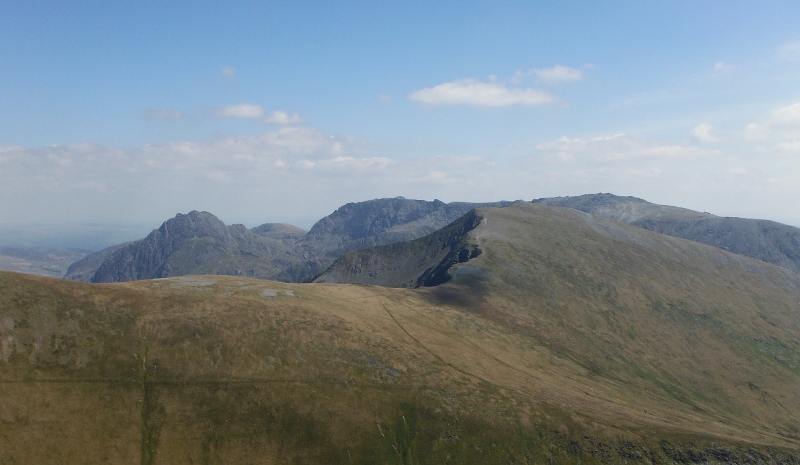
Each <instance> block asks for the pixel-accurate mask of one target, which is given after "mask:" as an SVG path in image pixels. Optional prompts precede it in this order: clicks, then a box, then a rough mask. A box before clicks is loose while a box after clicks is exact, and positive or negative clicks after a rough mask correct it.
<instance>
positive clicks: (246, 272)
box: [64, 197, 509, 283]
mask: <svg viewBox="0 0 800 465" xmlns="http://www.w3.org/2000/svg"><path fill="white" fill-rule="evenodd" d="M508 204H509V202H494V203H482V204H479V203H464V202H453V203H449V204H446V203H444V202H441V201H438V200H435V201H432V202H427V201H423V200H409V199H404V198H402V197H397V198H394V199H376V200H370V201H366V202H358V203H349V204H347V205H344V206H342V207H341V208H339V209H337V210H336V211H335V212H333V213H332V214H330V215H328V216H326V217H325V218H323V219H321V220H320V221H318V222H317V223H316V224H315V225H314V227H312V228H311V231H309V232H308V233H306V231H304V230H302V229H300V228H298V227H296V226H292V225H287V224H279V223H267V224H263V225H261V226H257V227H255V228H253V229H250V230H248V229H247V228H245V227H244V226H242V225H233V226H227V225H225V224H224V223H223V222H222V221H220V220H219V219H218V218H217V217H216V216H214V215H212V214H211V213H208V212H191V213H189V214H188V215H183V214H179V215H177V216H176V217H175V218H172V219H170V220H168V221H166V222H164V224H162V226H161V227H160V228H159V229H156V230H154V231H153V232H152V233H150V235H148V236H147V237H146V238H144V239H142V240H139V241H135V242H132V243H129V244H122V245H118V246H114V247H110V248H108V249H105V250H102V251H100V252H97V253H94V254H91V255H89V256H87V257H85V258H84V259H82V260H80V261H79V262H76V263H74V264H73V265H72V266H70V268H69V269H68V270H67V273H66V275H65V276H64V277H65V278H66V279H70V280H75V281H89V282H96V283H100V282H123V281H135V280H140V279H153V278H164V277H168V276H183V275H196V274H224V275H234V276H247V277H252V278H261V279H274V280H279V281H287V282H303V281H307V280H309V279H311V278H313V277H314V276H316V275H318V274H319V273H320V272H322V271H323V270H325V268H327V267H328V266H330V264H331V263H332V262H333V260H335V259H336V258H337V257H339V256H340V255H342V254H343V253H345V252H348V251H350V250H356V249H361V248H364V247H371V246H375V245H381V244H388V243H393V242H400V241H406V240H410V239H415V238H418V237H422V236H424V235H426V234H429V233H431V232H433V231H436V230H437V229H439V228H442V227H444V226H446V225H447V224H449V223H451V222H452V221H454V220H456V219H457V218H459V217H460V216H462V215H464V214H465V213H467V212H468V211H470V210H472V209H473V208H476V207H480V206H487V207H488V206H505V205H508Z"/></svg>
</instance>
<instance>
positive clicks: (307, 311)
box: [0, 202, 800, 464]
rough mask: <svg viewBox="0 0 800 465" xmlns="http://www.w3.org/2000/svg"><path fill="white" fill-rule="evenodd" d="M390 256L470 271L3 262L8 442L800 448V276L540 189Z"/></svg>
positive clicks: (183, 449) (162, 450)
mask: <svg viewBox="0 0 800 465" xmlns="http://www.w3.org/2000/svg"><path fill="white" fill-rule="evenodd" d="M473 246H475V248H473ZM463 250H467V251H468V253H467V254H466V256H465V257H463V258H464V259H465V260H463V261H462V260H461V258H462V257H461V251H463ZM473 250H480V251H481V252H480V253H476V254H474V255H473V254H472V251H473ZM385 251H389V252H392V254H391V256H390V257H389V259H387V260H382V261H380V262H379V263H382V264H384V265H386V264H388V265H393V264H398V265H399V270H400V271H402V272H403V273H405V272H406V271H409V272H411V274H410V275H408V276H410V277H411V278H413V279H417V280H419V277H420V276H423V275H425V274H426V272H427V271H428V270H430V269H433V270H436V269H440V270H444V271H445V272H446V273H447V275H448V276H449V277H450V279H448V280H446V282H443V283H440V284H438V285H436V286H431V287H425V286H421V287H418V288H416V289H403V288H400V287H397V288H390V287H382V286H372V285H368V286H364V285H349V284H325V283H313V284H291V283H280V282H274V281H265V280H252V279H247V278H244V277H235V276H233V277H229V276H211V275H205V276H182V277H170V278H166V279H159V280H153V281H137V282H126V283H114V284H95V285H90V284H86V283H76V282H70V281H65V280H48V279H45V278H35V277H30V276H24V275H18V274H11V273H0V338H2V341H3V346H2V352H0V376H2V380H3V381H4V382H3V383H0V395H2V397H3V399H4V400H6V402H4V403H3V406H2V407H0V413H2V419H3V421H4V422H5V423H6V424H7V425H8V428H7V430H6V431H7V434H6V435H3V436H0V454H5V455H0V457H2V458H3V460H6V461H11V459H10V458H9V457H11V458H14V460H15V461H16V462H27V463H43V462H48V461H50V462H52V461H53V458H54V457H58V458H59V460H60V461H62V462H65V461H66V462H72V463H83V462H87V461H91V460H90V458H91V457H109V458H108V459H107V461H108V462H115V463H126V462H134V463H148V464H155V463H231V462H237V463H247V462H253V461H256V460H261V461H283V462H289V463H337V464H338V463H351V462H352V463H448V462H450V463H453V462H455V463H496V464H509V463H570V464H577V463H625V462H627V463H659V464H668V463H681V464H689V463H713V464H718V463H719V464H721V463H787V464H796V463H798V462H800V423H798V418H800V392H798V391H797V385H798V384H800V316H799V315H800V303H798V302H800V275H798V274H797V273H795V272H792V271H790V270H787V269H784V268H780V267H777V266H774V265H771V264H768V263H765V262H762V261H758V260H755V259H752V258H748V257H744V256H742V255H737V254H733V253H730V252H726V251H723V250H720V249H718V248H714V247H711V246H708V245H704V244H701V243H698V242H693V241H688V240H685V239H680V238H676V237H672V236H667V235H663V234H660V233H656V232H653V231H648V230H645V229H642V228H638V227H635V226H632V225H627V224H624V223H620V222H616V221H613V220H609V219H606V218H603V217H599V216H596V215H591V214H587V213H584V212H580V211H576V210H570V209H565V208H558V207H551V206H547V205H539V204H533V203H529V202H517V203H515V204H513V205H510V206H508V207H505V208H485V209H477V210H475V211H474V212H473V213H470V214H469V215H467V216H466V217H464V218H462V219H460V220H458V221H457V222H456V223H453V224H451V225H450V226H448V227H446V228H445V229H443V230H442V229H440V230H437V231H435V232H434V233H432V234H430V235H428V236H424V237H423V238H420V239H417V240H415V241H409V242H404V243H396V244H388V245H383V246H377V247H376V248H374V249H372V250H371V251H370V253H372V254H373V256H374V257H379V256H380V254H381V253H383V252H385ZM400 252H402V253H400ZM364 253H366V252H365V251H356V252H351V254H352V255H359V254H364ZM409 253H411V256H408V254H409ZM403 254H406V256H407V257H406V258H407V259H406V260H405V261H403V260H400V259H399V257H401V256H403ZM448 256H450V259H447V257H448ZM454 256H455V260H452V258H453V257H454ZM344 257H347V255H345V256H343V258H340V259H339V260H340V261H339V263H341V260H343V259H344ZM420 260H421V263H420ZM368 263H369V262H363V263H362V265H363V264H368ZM403 263H406V264H409V266H408V267H407V268H406V267H404V265H403ZM387 269H389V270H390V271H391V270H395V271H396V270H398V268H391V267H387ZM393 272H394V271H393ZM360 273H361V275H363V276H369V273H368V270H367V269H365V268H364V267H362V270H361V272H360ZM432 274H433V273H429V275H432ZM440 276H441V275H440ZM394 278H397V280H398V281H399V282H400V283H401V284H402V283H403V282H406V280H405V279H400V273H399V272H398V273H397V274H396V275H395V276H394ZM394 278H393V279H394ZM366 284H369V283H366ZM42 399H46V401H43V400H42ZM54 422H61V423H57V424H58V425H64V427H54V426H53V425H54ZM67 425H69V427H66V426H67ZM46 433H47V434H46ZM48 454H49V455H48Z"/></svg>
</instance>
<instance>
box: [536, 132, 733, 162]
mask: <svg viewBox="0 0 800 465" xmlns="http://www.w3.org/2000/svg"><path fill="white" fill-rule="evenodd" d="M536 149H537V150H538V151H540V152H543V153H545V154H546V155H547V156H549V157H550V158H552V159H556V160H561V161H568V162H582V163H585V162H590V163H609V162H611V163H620V162H634V161H642V160H667V161H674V160H691V159H696V158H701V157H708V156H713V155H718V154H719V153H720V152H718V151H711V150H704V149H700V148H698V147H693V146H690V145H680V144H665V143H662V142H658V141H652V140H648V139H645V138H643V137H639V136H634V135H629V134H614V135H611V136H600V137H595V138H591V139H582V138H573V139H570V138H568V137H562V138H560V139H558V140H556V141H553V142H546V143H542V144H538V145H536Z"/></svg>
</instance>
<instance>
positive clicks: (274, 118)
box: [215, 103, 305, 125]
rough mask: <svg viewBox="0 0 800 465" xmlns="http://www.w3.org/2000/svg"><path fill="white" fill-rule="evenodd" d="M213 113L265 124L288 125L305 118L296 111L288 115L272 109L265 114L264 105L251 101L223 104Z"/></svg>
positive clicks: (222, 116) (223, 116) (301, 121)
mask: <svg viewBox="0 0 800 465" xmlns="http://www.w3.org/2000/svg"><path fill="white" fill-rule="evenodd" d="M215 114H216V115H217V116H219V117H221V118H242V119H257V120H261V121H263V122H264V123H267V124H280V125H289V124H299V123H303V122H305V119H304V118H303V117H302V116H300V115H298V114H297V113H295V114H293V115H290V114H289V113H286V112H285V111H281V110H276V111H273V112H272V113H270V114H269V115H267V112H266V110H264V107H262V106H261V105H254V104H251V103H240V104H238V105H228V106H224V107H222V108H219V109H217V110H216V112H215Z"/></svg>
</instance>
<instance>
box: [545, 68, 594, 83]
mask: <svg viewBox="0 0 800 465" xmlns="http://www.w3.org/2000/svg"><path fill="white" fill-rule="evenodd" d="M533 73H534V74H536V76H538V77H539V79H541V80H543V81H546V82H551V83H556V82H570V81H580V80H581V79H582V78H583V71H581V70H579V69H575V68H570V67H568V66H561V65H555V66H553V67H552V68H537V69H534V70H533Z"/></svg>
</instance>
